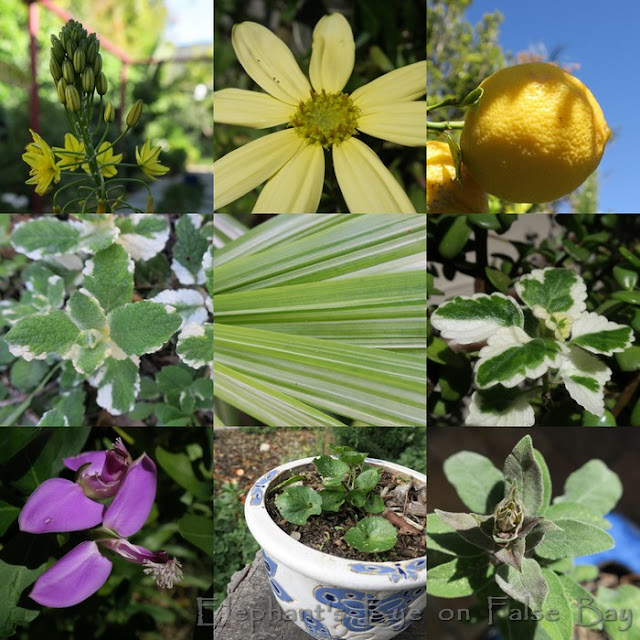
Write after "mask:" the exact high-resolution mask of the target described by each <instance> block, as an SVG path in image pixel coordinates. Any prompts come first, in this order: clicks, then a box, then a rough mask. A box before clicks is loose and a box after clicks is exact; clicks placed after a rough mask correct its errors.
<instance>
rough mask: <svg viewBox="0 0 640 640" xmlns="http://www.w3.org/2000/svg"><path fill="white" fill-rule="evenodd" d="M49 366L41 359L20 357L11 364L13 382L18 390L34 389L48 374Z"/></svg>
mask: <svg viewBox="0 0 640 640" xmlns="http://www.w3.org/2000/svg"><path fill="white" fill-rule="evenodd" d="M48 371H49V366H48V365H47V364H46V363H44V362H42V361H41V360H22V359H21V358H19V359H18V360H16V361H15V362H14V363H13V364H12V365H11V371H10V374H9V376H10V379H11V384H12V385H13V386H14V387H15V388H16V389H17V390H18V391H22V392H23V393H26V392H28V391H32V390H33V389H35V388H36V387H37V386H38V385H39V384H40V381H41V380H42V379H43V378H44V377H45V376H46V375H47V372H48Z"/></svg>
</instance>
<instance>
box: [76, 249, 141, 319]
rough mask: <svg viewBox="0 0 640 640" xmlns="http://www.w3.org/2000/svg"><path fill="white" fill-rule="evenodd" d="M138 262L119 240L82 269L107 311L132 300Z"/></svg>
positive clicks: (85, 280)
mask: <svg viewBox="0 0 640 640" xmlns="http://www.w3.org/2000/svg"><path fill="white" fill-rule="evenodd" d="M134 269H135V264H134V262H133V260H132V259H131V257H130V256H129V254H128V253H127V252H126V251H125V250H124V248H123V247H121V246H120V245H119V244H114V245H111V246H110V247H109V248H108V249H104V250H103V251H100V252H99V253H96V255H95V256H94V257H93V258H92V259H90V260H87V263H86V266H85V268H84V270H83V271H82V275H83V276H84V280H83V286H84V288H85V289H86V290H87V291H89V293H91V294H93V295H94V296H95V297H96V298H97V300H98V303H99V304H100V306H101V307H102V308H103V310H104V312H105V313H109V312H110V311H113V309H115V308H116V307H121V306H122V305H124V304H127V303H128V302H131V296H132V294H133V272H134Z"/></svg>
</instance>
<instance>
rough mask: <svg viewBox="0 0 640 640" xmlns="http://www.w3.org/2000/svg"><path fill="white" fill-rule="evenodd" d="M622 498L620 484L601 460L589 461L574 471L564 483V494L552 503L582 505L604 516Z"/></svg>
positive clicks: (618, 479)
mask: <svg viewBox="0 0 640 640" xmlns="http://www.w3.org/2000/svg"><path fill="white" fill-rule="evenodd" d="M621 496H622V483H621V482H620V478H618V476H617V474H615V473H614V472H613V471H611V469H609V467H607V465H606V464H605V463H604V462H602V460H590V461H589V462H587V463H586V464H584V465H583V466H582V467H580V468H579V469H577V470H576V471H574V472H573V473H572V474H571V475H570V476H569V477H568V478H567V481H566V482H565V485H564V494H563V495H562V496H559V497H558V498H556V499H555V500H554V503H562V502H574V503H578V504H583V505H585V506H587V507H589V509H591V510H592V511H594V512H595V513H597V514H599V515H606V514H607V513H609V512H610V511H611V510H613V508H614V507H615V506H616V504H617V503H618V500H620V497H621Z"/></svg>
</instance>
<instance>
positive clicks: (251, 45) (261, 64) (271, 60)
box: [231, 22, 311, 106]
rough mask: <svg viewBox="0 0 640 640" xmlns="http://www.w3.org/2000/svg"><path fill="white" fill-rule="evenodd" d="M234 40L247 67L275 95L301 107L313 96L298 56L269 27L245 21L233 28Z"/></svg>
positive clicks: (266, 89)
mask: <svg viewBox="0 0 640 640" xmlns="http://www.w3.org/2000/svg"><path fill="white" fill-rule="evenodd" d="M231 43H232V44H233V48H234V50H235V52H236V55H237V56H238V60H239V61H240V64H241V65H242V66H243V67H244V70H245V71H246V72H247V73H248V74H249V76H251V78H252V79H253V80H254V81H255V82H256V83H257V84H258V85H260V86H261V87H262V88H263V89H264V90H265V91H266V92H267V93H269V94H271V95H272V96H273V97H274V98H277V99H278V100H281V101H282V102H286V103H287V104H290V105H293V106H297V105H298V103H299V102H300V101H301V100H306V99H307V98H308V97H309V91H310V90H311V87H310V86H309V82H308V81H307V79H306V78H305V76H304V74H303V73H302V71H300V67H299V66H298V63H297V62H296V59H295V58H294V57H293V54H292V53H291V51H290V50H289V48H288V47H287V45H286V44H285V43H284V42H282V40H280V38H278V36H276V35H274V34H273V33H271V31H269V29H267V28H266V27H263V26H262V25H260V24H257V23H256V22H242V23H240V24H237V25H235V26H234V27H233V30H232V31H231Z"/></svg>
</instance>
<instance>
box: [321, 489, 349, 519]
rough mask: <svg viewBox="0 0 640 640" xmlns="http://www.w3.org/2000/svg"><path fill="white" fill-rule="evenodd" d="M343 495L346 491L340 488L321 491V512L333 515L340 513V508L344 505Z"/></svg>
mask: <svg viewBox="0 0 640 640" xmlns="http://www.w3.org/2000/svg"><path fill="white" fill-rule="evenodd" d="M345 494H346V490H345V489H344V487H342V486H341V487H332V488H330V489H323V490H322V491H321V492H320V497H321V498H322V510H323V511H333V512H334V513H335V512H337V511H340V507H341V506H342V505H343V504H344V497H345Z"/></svg>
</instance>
